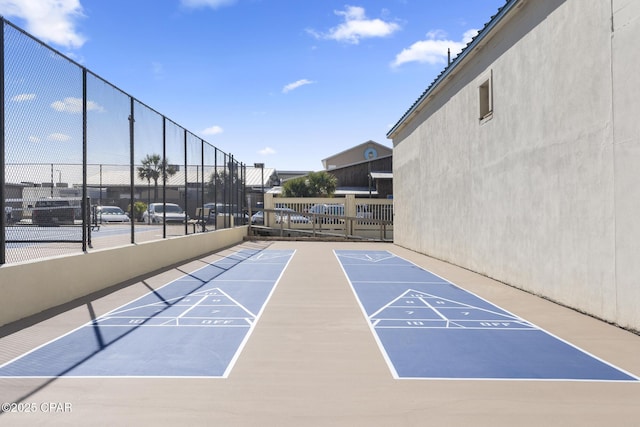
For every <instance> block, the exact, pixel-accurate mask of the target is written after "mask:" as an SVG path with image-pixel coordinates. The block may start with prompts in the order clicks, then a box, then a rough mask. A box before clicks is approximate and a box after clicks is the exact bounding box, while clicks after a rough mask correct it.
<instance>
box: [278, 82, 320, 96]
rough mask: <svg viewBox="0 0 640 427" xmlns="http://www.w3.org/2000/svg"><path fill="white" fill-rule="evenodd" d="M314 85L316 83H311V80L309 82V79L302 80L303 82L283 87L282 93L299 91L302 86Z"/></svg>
mask: <svg viewBox="0 0 640 427" xmlns="http://www.w3.org/2000/svg"><path fill="white" fill-rule="evenodd" d="M313 83H315V82H314V81H311V80H307V79H301V80H298V81H295V82H293V83H289V84H288V85H286V86H285V87H283V88H282V93H287V92H291V91H292V90H294V89H297V88H299V87H300V86H304V85H310V84H313Z"/></svg>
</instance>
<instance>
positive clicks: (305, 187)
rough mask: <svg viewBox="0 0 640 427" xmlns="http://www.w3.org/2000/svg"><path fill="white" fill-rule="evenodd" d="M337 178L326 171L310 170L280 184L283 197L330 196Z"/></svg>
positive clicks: (336, 183)
mask: <svg viewBox="0 0 640 427" xmlns="http://www.w3.org/2000/svg"><path fill="white" fill-rule="evenodd" d="M337 185H338V180H337V178H336V177H335V176H333V175H331V174H330V173H328V172H325V171H321V172H311V173H309V175H307V176H303V177H300V178H294V179H291V180H289V181H287V182H285V183H284V185H283V186H282V196H283V197H331V196H333V194H334V193H335V192H336V186H337Z"/></svg>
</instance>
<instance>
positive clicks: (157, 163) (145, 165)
mask: <svg viewBox="0 0 640 427" xmlns="http://www.w3.org/2000/svg"><path fill="white" fill-rule="evenodd" d="M177 172H178V169H177V168H176V167H175V166H174V165H170V164H168V161H167V159H164V161H162V157H160V155H159V154H147V155H146V156H145V158H144V159H142V166H138V178H140V179H144V180H146V181H147V184H148V185H151V180H153V186H154V199H155V200H157V199H158V180H159V179H160V177H161V176H162V177H163V179H164V180H166V179H167V178H168V177H170V176H173V175H175V174H176V173H177Z"/></svg>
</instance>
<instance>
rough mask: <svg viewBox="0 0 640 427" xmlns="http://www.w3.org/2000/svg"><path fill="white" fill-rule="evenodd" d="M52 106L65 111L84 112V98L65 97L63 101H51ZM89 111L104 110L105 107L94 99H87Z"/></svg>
mask: <svg viewBox="0 0 640 427" xmlns="http://www.w3.org/2000/svg"><path fill="white" fill-rule="evenodd" d="M51 108H53V109H54V110H56V111H59V112H63V113H82V99H81V98H73V97H69V98H65V99H63V100H62V101H55V102H53V103H51ZM87 111H100V112H102V111H104V108H103V107H102V106H101V105H99V104H97V103H95V102H94V101H87Z"/></svg>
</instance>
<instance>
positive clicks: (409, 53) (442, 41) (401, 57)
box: [391, 30, 478, 67]
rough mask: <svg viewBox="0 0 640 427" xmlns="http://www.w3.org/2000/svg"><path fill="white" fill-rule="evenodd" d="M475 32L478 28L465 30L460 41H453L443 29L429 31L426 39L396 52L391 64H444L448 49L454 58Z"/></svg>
mask: <svg viewBox="0 0 640 427" xmlns="http://www.w3.org/2000/svg"><path fill="white" fill-rule="evenodd" d="M477 34H478V30H467V31H466V32H465V33H464V35H463V36H462V40H461V41H454V40H450V39H447V38H446V33H445V32H444V31H441V30H436V31H430V32H429V33H427V39H426V40H420V41H417V42H415V43H414V44H412V45H411V46H410V47H408V48H406V49H403V50H402V52H400V53H399V54H397V55H396V58H395V60H394V61H393V62H392V63H391V66H392V67H398V66H400V65H402V64H406V63H408V62H420V63H428V64H446V63H447V55H448V53H447V50H448V49H451V59H453V58H455V57H456V56H458V55H459V54H460V52H462V49H464V47H465V46H466V45H467V43H469V42H470V41H471V40H472V39H473V37H475V36H476V35H477Z"/></svg>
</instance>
